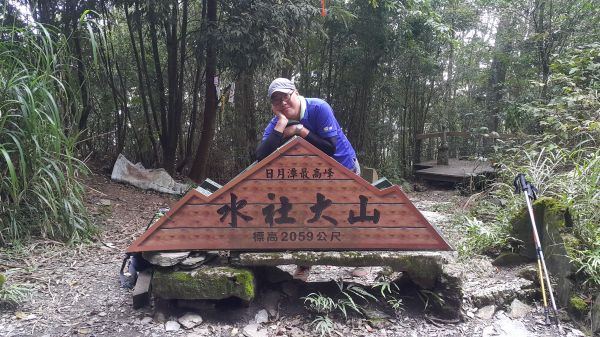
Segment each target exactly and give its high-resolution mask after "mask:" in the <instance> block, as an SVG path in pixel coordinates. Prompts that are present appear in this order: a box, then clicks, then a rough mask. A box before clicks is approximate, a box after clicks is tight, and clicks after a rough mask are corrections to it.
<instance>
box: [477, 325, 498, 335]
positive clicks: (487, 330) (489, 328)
mask: <svg viewBox="0 0 600 337" xmlns="http://www.w3.org/2000/svg"><path fill="white" fill-rule="evenodd" d="M492 336H497V335H496V329H494V327H493V326H492V325H490V326H486V327H485V328H483V332H482V333H481V337H492Z"/></svg>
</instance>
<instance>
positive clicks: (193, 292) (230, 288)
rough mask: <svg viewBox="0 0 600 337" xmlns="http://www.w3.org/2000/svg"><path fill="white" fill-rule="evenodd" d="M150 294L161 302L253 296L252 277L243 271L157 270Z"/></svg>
mask: <svg viewBox="0 0 600 337" xmlns="http://www.w3.org/2000/svg"><path fill="white" fill-rule="evenodd" d="M152 292H153V293H154V294H155V295H156V296H157V297H160V298H163V299H224V298H228V297H232V296H233V297H238V298H240V299H243V300H245V301H251V300H252V299H253V298H254V296H255V282H254V274H253V273H252V272H251V271H250V270H248V269H243V268H232V267H203V268H199V269H195V270H192V271H168V270H157V271H155V272H154V276H153V278H152Z"/></svg>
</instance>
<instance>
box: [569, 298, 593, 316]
mask: <svg viewBox="0 0 600 337" xmlns="http://www.w3.org/2000/svg"><path fill="white" fill-rule="evenodd" d="M568 309H569V312H570V313H572V314H573V315H574V316H575V317H577V318H578V319H582V318H583V317H584V316H585V315H586V314H587V313H588V312H589V310H590V306H589V305H588V303H587V302H586V301H585V300H584V299H583V298H581V297H580V296H578V295H574V296H571V299H570V300H569V307H568Z"/></svg>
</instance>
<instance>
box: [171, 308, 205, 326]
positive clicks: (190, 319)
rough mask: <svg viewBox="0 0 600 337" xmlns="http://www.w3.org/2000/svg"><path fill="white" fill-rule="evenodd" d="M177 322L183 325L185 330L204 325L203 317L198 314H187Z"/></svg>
mask: <svg viewBox="0 0 600 337" xmlns="http://www.w3.org/2000/svg"><path fill="white" fill-rule="evenodd" d="M177 322H179V323H180V324H181V325H183V327H184V328H185V329H193V328H195V327H197V326H198V325H200V324H202V317H201V316H200V315H198V314H195V313H191V312H188V313H185V315H183V316H181V317H179V318H178V319H177Z"/></svg>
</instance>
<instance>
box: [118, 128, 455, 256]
mask: <svg viewBox="0 0 600 337" xmlns="http://www.w3.org/2000/svg"><path fill="white" fill-rule="evenodd" d="M200 191H201V190H200V189H194V190H192V191H190V192H188V193H187V194H186V195H185V196H184V197H183V198H182V199H181V200H179V201H178V202H177V203H176V204H175V205H174V206H173V207H172V208H171V210H170V211H169V212H168V213H167V214H166V215H165V216H163V217H162V218H161V219H160V220H159V221H157V222H156V223H155V224H154V225H153V226H152V227H150V228H149V229H148V230H147V231H146V232H145V233H144V234H143V235H142V236H141V237H139V238H138V239H137V240H135V241H134V242H133V243H132V244H131V245H130V246H129V248H128V249H127V252H143V251H172V250H241V251H268V250H277V251H282V250H451V249H452V248H451V247H450V245H448V243H447V242H446V240H444V238H443V237H442V236H441V235H440V233H439V232H438V230H437V229H436V228H435V227H434V226H433V225H431V224H430V223H429V222H428V221H427V220H426V219H425V218H424V217H423V215H422V214H421V213H420V212H419V211H418V210H417V209H416V208H415V206H414V205H413V204H412V203H411V202H410V200H408V198H407V197H406V195H405V194H404V192H402V190H401V189H400V187H398V186H395V185H394V186H391V187H388V188H385V189H378V188H377V187H375V186H373V185H371V184H369V183H368V182H367V181H366V180H364V179H363V178H361V177H359V176H357V175H355V174H354V173H353V172H352V171H350V170H348V169H347V168H346V167H344V166H343V165H341V164H339V163H338V162H337V161H335V160H334V159H333V158H331V157H329V156H328V155H326V154H325V153H323V152H322V151H320V150H319V149H317V148H316V147H314V146H313V145H311V144H310V143H309V142H307V141H306V140H304V139H303V138H300V137H294V138H293V139H292V140H290V141H289V142H287V143H286V144H285V145H283V146H282V147H281V148H279V149H278V150H277V151H275V152H273V153H272V154H271V155H269V156H268V157H267V158H265V159H263V160H261V161H260V162H258V163H256V164H254V165H253V166H251V167H249V168H248V169H246V171H244V172H242V173H241V174H240V175H238V176H237V177H235V178H234V179H233V180H231V181H230V182H229V183H227V184H226V185H225V186H223V187H221V188H219V189H218V190H217V191H215V192H214V193H212V194H210V193H207V192H205V193H201V192H200Z"/></svg>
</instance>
